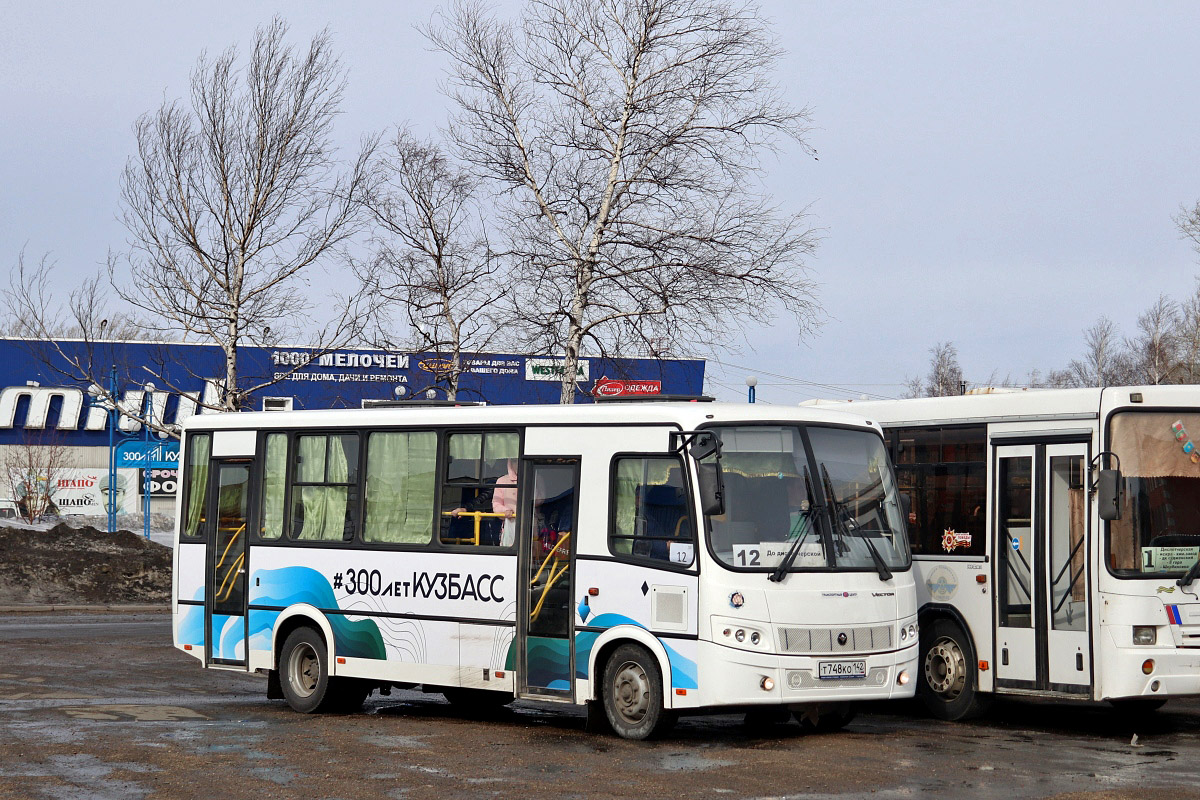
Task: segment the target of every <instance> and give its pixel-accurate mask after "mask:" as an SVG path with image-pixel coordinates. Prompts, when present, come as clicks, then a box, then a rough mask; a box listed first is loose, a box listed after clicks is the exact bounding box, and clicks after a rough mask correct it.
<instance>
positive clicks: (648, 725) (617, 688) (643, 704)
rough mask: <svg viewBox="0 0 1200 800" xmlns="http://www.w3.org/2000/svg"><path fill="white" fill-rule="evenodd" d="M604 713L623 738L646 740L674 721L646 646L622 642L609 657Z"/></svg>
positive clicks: (605, 671)
mask: <svg viewBox="0 0 1200 800" xmlns="http://www.w3.org/2000/svg"><path fill="white" fill-rule="evenodd" d="M604 713H605V716H607V717H608V723H609V725H611V726H612V729H613V730H614V731H616V733H617V735H618V736H620V737H621V738H622V739H648V738H650V737H651V736H653V735H654V734H655V733H661V732H663V731H665V730H667V729H669V728H670V726H671V724H673V723H674V721H675V716H674V715H673V714H672V713H671V712H669V711H668V710H667V709H665V708H664V707H663V685H662V675H661V674H660V673H659V670H658V662H657V661H656V660H655V658H654V656H652V655H651V654H650V653H649V652H647V651H646V649H645V648H643V647H640V646H638V645H636V644H623V645H621V646H620V647H618V648H617V649H616V651H614V652H613V654H612V656H611V657H610V658H609V659H608V663H607V664H605V666H604Z"/></svg>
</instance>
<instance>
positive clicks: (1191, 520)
mask: <svg viewBox="0 0 1200 800" xmlns="http://www.w3.org/2000/svg"><path fill="white" fill-rule="evenodd" d="M845 407H847V408H852V409H853V410H854V411H855V412H857V413H859V414H863V415H865V416H867V417H868V418H869V419H872V420H876V421H878V422H879V423H881V424H882V425H883V428H884V435H885V438H886V439H887V440H888V444H889V448H890V452H891V456H892V459H893V462H894V464H895V469H896V474H897V478H898V480H899V482H900V490H901V493H902V495H903V497H904V503H905V507H906V509H908V513H909V520H908V522H909V526H908V527H909V531H910V535H911V539H912V547H913V554H914V555H913V558H914V562H915V565H916V573H917V588H918V593H919V596H920V606H921V618H920V624H921V668H920V673H921V674H920V680H919V687H918V692H919V694H920V695H921V697H922V698H923V699H924V700H925V702H926V704H927V705H928V707H929V708H930V710H931V711H932V712H933V713H934V714H935V715H937V716H940V717H943V718H946V719H960V718H964V717H968V716H971V715H973V714H975V713H977V712H978V711H980V710H981V708H982V705H983V703H982V702H981V701H982V700H983V699H984V697H983V696H984V695H990V694H996V695H1034V696H1039V697H1051V698H1063V699H1070V698H1074V699H1080V700H1092V701H1100V700H1107V701H1110V702H1112V703H1113V704H1114V705H1117V706H1118V707H1124V708H1127V709H1130V710H1142V711H1145V710H1152V709H1155V708H1158V707H1159V706H1161V705H1162V704H1163V703H1164V702H1166V700H1167V699H1168V698H1171V697H1180V696H1187V695H1200V594H1198V593H1200V582H1194V579H1195V577H1196V575H1197V572H1200V566H1197V565H1198V563H1200V562H1197V555H1198V553H1200V449H1197V448H1200V387H1183V386H1145V387H1113V388H1107V389H1103V390H1101V389H1069V390H1032V391H1025V392H1013V393H994V394H980V395H967V396H963V397H947V398H928V399H916V400H899V401H891V402H866V403H859V402H855V403H854V404H853V405H851V406H845ZM1193 435H1195V436H1196V437H1198V438H1197V439H1196V440H1193V439H1192V436H1193ZM1193 441H1195V444H1193Z"/></svg>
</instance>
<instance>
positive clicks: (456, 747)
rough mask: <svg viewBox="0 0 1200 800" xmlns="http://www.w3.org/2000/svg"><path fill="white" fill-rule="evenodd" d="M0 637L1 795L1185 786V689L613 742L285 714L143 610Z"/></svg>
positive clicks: (398, 716) (411, 703)
mask: <svg viewBox="0 0 1200 800" xmlns="http://www.w3.org/2000/svg"><path fill="white" fill-rule="evenodd" d="M0 644H2V645H3V651H2V652H3V660H0V743H2V744H0V798H22V800H24V799H25V798H96V799H98V800H108V799H109V798H112V799H113V800H116V798H121V799H122V800H124V799H125V798H135V799H137V798H193V797H194V798H205V799H206V800H210V799H211V798H218V797H219V798H222V800H226V799H228V800H237V799H238V798H253V800H263V798H271V797H280V798H285V797H286V798H291V797H304V798H311V799H312V800H319V799H321V798H328V799H329V800H333V799H334V798H437V799H438V800H450V798H459V797H462V798H477V797H483V796H494V797H514V798H515V797H520V798H523V799H525V800H537V799H538V798H553V800H568V799H569V798H603V797H614V798H615V797H638V798H641V797H652V798H653V797H662V798H692V797H697V798H698V797H737V798H742V797H747V798H767V797H788V798H793V797H794V798H852V797H864V796H870V797H878V798H889V799H890V798H896V799H899V798H912V797H923V798H924V797H956V798H995V799H996V800H1013V799H1014V798H1023V797H1070V798H1106V799H1108V800H1117V798H1171V800H1178V799H1179V798H1197V797H1200V791H1198V789H1200V701H1176V702H1173V703H1171V704H1168V706H1167V707H1166V708H1164V709H1163V710H1162V711H1160V712H1158V713H1157V714H1154V715H1152V716H1151V717H1149V718H1145V719H1142V720H1136V721H1135V720H1130V719H1128V718H1124V717H1120V716H1118V715H1116V714H1115V713H1114V712H1112V711H1111V710H1109V709H1108V708H1107V707H1104V706H1077V705H1066V706H1064V705H1041V704H1031V703H1003V704H999V705H998V706H997V707H995V708H994V709H993V711H992V712H991V713H990V714H989V715H988V716H986V717H985V718H984V719H982V720H978V721H974V722H970V723H959V724H954V723H943V722H939V721H935V720H931V719H929V718H927V717H923V716H920V715H919V713H918V711H917V709H916V708H914V707H913V706H912V705H911V704H896V705H880V706H873V707H871V708H869V709H867V710H865V711H864V712H863V713H860V715H859V716H858V718H857V719H856V720H855V721H854V722H852V723H851V724H850V725H849V726H848V727H847V728H846V730H844V731H843V732H841V733H836V734H826V735H806V734H804V733H803V732H802V731H801V729H800V727H799V726H798V725H796V724H795V723H794V722H793V723H789V724H783V725H774V726H767V727H765V728H763V727H758V728H748V727H747V726H746V725H744V724H743V719H742V717H741V716H739V715H733V714H724V715H714V716H702V717H689V718H685V719H683V720H681V721H680V723H679V725H678V726H677V727H676V729H675V730H674V731H673V732H672V733H671V734H670V735H669V736H667V737H666V738H664V739H662V740H660V741H654V742H627V741H623V740H620V739H617V738H614V737H612V736H610V735H603V734H595V733H589V732H588V731H586V730H585V725H584V721H585V719H584V714H583V712H582V710H580V709H576V708H573V707H563V706H557V705H552V704H547V703H517V704H515V705H514V706H513V707H512V708H510V709H506V710H504V711H502V712H500V713H498V714H493V715H487V716H480V715H472V714H470V713H464V712H462V711H461V710H459V709H458V708H455V707H452V706H450V705H448V704H447V703H446V702H445V701H444V700H443V699H442V697H441V696H440V695H432V694H431V695H426V694H421V693H419V692H396V693H394V694H393V695H392V696H390V697H381V696H379V695H374V696H372V697H371V698H370V699H369V700H368V702H367V705H366V707H365V709H364V711H363V712H361V713H358V714H349V715H322V716H306V715H301V714H296V713H294V712H292V711H291V710H290V709H288V707H287V706H286V705H285V704H284V703H282V702H280V701H268V700H267V699H266V696H265V679H263V678H262V677H259V676H248V675H245V674H237V673H228V672H217V671H205V670H201V669H200V668H199V667H198V666H197V665H196V662H195V661H194V660H193V659H191V658H190V657H188V656H186V655H184V654H182V653H180V652H178V651H176V650H174V649H173V648H172V647H171V644H170V619H169V616H168V615H167V614H164V613H161V612H159V613H153V614H146V613H142V614H136V613H123V614H95V613H91V614H68V613H59V614H8V615H0ZM1134 734H1136V735H1137V739H1136V740H1134Z"/></svg>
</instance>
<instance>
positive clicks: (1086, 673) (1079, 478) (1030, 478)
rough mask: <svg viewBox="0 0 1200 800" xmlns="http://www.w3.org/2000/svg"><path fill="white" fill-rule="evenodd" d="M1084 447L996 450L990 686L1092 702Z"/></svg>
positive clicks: (1007, 448)
mask: <svg viewBox="0 0 1200 800" xmlns="http://www.w3.org/2000/svg"><path fill="white" fill-rule="evenodd" d="M1087 459H1088V446H1087V444H1084V443H1079V444H1034V445H1007V446H998V447H996V464H995V467H996V468H995V476H996V494H995V497H996V524H995V526H994V530H995V535H996V541H995V542H994V543H993V548H994V549H993V552H994V553H995V554H996V558H995V560H994V569H995V575H994V576H993V577H994V581H995V583H994V585H995V587H996V606H997V608H996V651H995V654H994V658H995V669H996V684H997V687H998V688H1000V689H1001V690H1003V689H1006V688H1007V689H1010V690H1018V691H1021V690H1028V691H1037V692H1043V693H1044V692H1052V693H1060V694H1071V695H1075V694H1089V693H1090V690H1091V655H1090V646H1089V639H1088V635H1089V634H1088V580H1087V575H1086V564H1087V544H1086V535H1085V532H1086V530H1087V514H1088V502H1087V472H1086V468H1087V463H1088V460H1087Z"/></svg>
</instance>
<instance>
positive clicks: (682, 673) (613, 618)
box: [575, 613, 699, 689]
mask: <svg viewBox="0 0 1200 800" xmlns="http://www.w3.org/2000/svg"><path fill="white" fill-rule="evenodd" d="M618 625H636V626H637V627H639V628H641V629H642V630H645V631H649V630H650V629H649V628H647V627H646V626H645V625H643V624H642V623H640V622H638V621H637V620H633V619H630V618H629V617H627V616H625V615H624V614H612V613H608V614H600V615H599V616H597V617H596V618H595V619H593V620H592V625H591V627H596V628H615V627H616V626H618ZM599 635H600V634H598V633H593V632H591V631H583V632H581V633H579V634H576V636H575V677H577V678H587V667H588V662H589V661H590V660H591V654H592V646H593V645H594V644H595V643H596V639H597V638H598V637H599ZM651 635H653V634H652V633H651ZM655 638H658V637H655ZM658 643H659V644H661V645H662V646H663V649H664V650H666V651H667V660H668V661H669V662H670V663H671V685H672V686H674V687H675V688H676V689H697V688H699V684H698V683H697V682H696V681H697V678H696V662H695V661H692V660H691V659H690V658H687V657H685V656H684V655H682V654H681V653H679V652H678V651H677V650H675V649H674V648H673V647H671V645H669V644H667V643H666V642H664V641H663V640H662V639H661V638H659V639H658Z"/></svg>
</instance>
